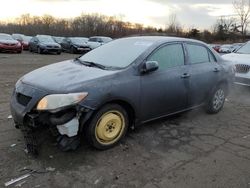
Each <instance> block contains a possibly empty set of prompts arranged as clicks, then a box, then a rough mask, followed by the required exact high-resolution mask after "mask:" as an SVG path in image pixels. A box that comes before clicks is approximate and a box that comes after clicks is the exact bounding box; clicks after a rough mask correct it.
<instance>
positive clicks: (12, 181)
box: [4, 173, 31, 187]
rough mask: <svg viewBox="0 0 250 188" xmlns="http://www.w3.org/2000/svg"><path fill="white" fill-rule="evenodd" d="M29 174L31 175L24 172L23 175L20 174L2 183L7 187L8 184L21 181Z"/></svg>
mask: <svg viewBox="0 0 250 188" xmlns="http://www.w3.org/2000/svg"><path fill="white" fill-rule="evenodd" d="M30 176H31V174H30V173H28V174H24V175H22V176H20V177H18V178H15V179H11V180H10V181H8V182H6V183H5V184H4V185H5V187H8V186H9V185H12V184H14V183H16V182H19V181H21V180H23V179H25V178H28V177H30Z"/></svg>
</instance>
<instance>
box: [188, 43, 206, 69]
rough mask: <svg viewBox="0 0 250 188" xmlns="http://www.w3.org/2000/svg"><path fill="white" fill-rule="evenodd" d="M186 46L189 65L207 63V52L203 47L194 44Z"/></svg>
mask: <svg viewBox="0 0 250 188" xmlns="http://www.w3.org/2000/svg"><path fill="white" fill-rule="evenodd" d="M186 46H187V51H188V55H189V60H190V63H191V64H197V63H206V62H209V56H208V51H207V49H206V48H205V47H203V46H200V45H194V44H187V45H186Z"/></svg>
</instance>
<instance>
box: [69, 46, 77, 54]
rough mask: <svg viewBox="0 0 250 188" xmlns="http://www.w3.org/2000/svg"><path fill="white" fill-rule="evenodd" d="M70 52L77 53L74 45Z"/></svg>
mask: <svg viewBox="0 0 250 188" xmlns="http://www.w3.org/2000/svg"><path fill="white" fill-rule="evenodd" d="M70 53H71V54H75V53H76V49H75V47H74V46H71V47H70Z"/></svg>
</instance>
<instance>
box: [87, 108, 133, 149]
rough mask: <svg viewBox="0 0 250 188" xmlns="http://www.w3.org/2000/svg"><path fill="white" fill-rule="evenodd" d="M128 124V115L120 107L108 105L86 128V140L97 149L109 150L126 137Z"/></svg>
mask: <svg viewBox="0 0 250 188" xmlns="http://www.w3.org/2000/svg"><path fill="white" fill-rule="evenodd" d="M128 122H129V121H128V114H127V112H126V111H125V110H124V109H123V108H122V107H121V106H120V105H117V104H108V105H106V106H104V107H102V108H101V109H100V110H99V111H98V112H97V113H96V114H95V115H94V117H93V118H92V119H91V121H90V123H89V124H88V125H87V126H86V127H85V131H84V134H85V138H86V140H87V142H88V143H89V144H90V145H91V146H93V147H95V148H97V149H101V150H104V149H109V148H111V147H113V146H115V145H116V144H118V143H119V142H120V141H121V139H122V138H123V137H124V136H125V134H126V132H127V129H128Z"/></svg>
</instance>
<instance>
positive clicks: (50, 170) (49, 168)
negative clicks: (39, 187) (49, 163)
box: [45, 167, 56, 172]
mask: <svg viewBox="0 0 250 188" xmlns="http://www.w3.org/2000/svg"><path fill="white" fill-rule="evenodd" d="M45 170H46V171H47V172H54V171H55V170H56V168H52V167H47V168H46V169H45Z"/></svg>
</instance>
